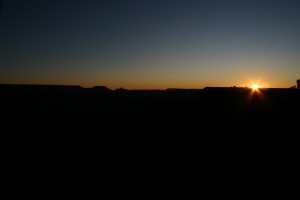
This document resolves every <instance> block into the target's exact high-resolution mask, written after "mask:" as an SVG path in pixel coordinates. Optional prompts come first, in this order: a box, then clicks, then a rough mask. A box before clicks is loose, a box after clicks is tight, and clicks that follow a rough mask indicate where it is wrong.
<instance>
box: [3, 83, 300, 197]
mask: <svg viewBox="0 0 300 200" xmlns="http://www.w3.org/2000/svg"><path fill="white" fill-rule="evenodd" d="M0 94H1V115H2V122H1V154H2V159H1V160H2V164H1V172H2V174H3V176H2V177H5V179H6V180H7V181H8V182H11V183H13V184H17V185H19V186H20V185H21V186H22V185H28V184H33V183H34V182H38V183H45V182H47V183H52V184H61V185H68V186H74V188H76V185H78V184H83V185H86V186H87V187H89V188H90V187H96V188H97V184H100V183H105V181H107V180H110V181H113V180H116V177H127V178H124V180H125V182H124V183H123V184H125V185H126V184H127V183H126V182H127V180H135V179H137V178H140V179H142V180H143V181H144V182H148V181H149V182H150V180H152V179H155V178H154V177H157V178H158V179H157V182H158V183H156V184H162V185H163V184H167V185H168V186H173V189H175V188H177V187H179V188H183V185H184V186H185V187H187V188H190V189H192V188H194V187H199V192H200V193H202V192H204V191H206V193H207V191H211V193H212V194H211V195H212V197H213V196H215V195H217V196H218V197H220V196H227V195H228V194H230V195H232V194H238V193H242V194H243V195H244V196H247V197H248V196H252V197H255V199H272V198H274V197H282V198H283V199H294V197H295V196H296V193H295V191H296V188H295V185H296V181H297V180H298V179H296V177H297V176H298V174H299V173H298V172H297V170H298V168H297V164H298V163H297V162H298V161H297V159H298V154H297V151H296V145H297V141H298V138H299V136H298V135H299V117H298V116H299V113H300V104H299V102H300V90H298V89H281V88H270V89H267V88H266V89H259V90H257V91H253V90H251V89H249V88H238V87H232V88H218V87H207V88H204V89H167V90H126V89H117V90H110V89H108V88H106V87H102V86H99V87H94V88H89V89H87V88H81V87H79V86H55V85H5V84H2V85H0ZM140 183H142V182H140ZM92 185H93V186H92ZM29 187H30V186H29ZM24 190H25V189H24ZM25 191H26V190H25ZM201 191H202V192H201ZM10 192H13V191H11V189H10V190H7V193H10ZM208 193H210V192H208Z"/></svg>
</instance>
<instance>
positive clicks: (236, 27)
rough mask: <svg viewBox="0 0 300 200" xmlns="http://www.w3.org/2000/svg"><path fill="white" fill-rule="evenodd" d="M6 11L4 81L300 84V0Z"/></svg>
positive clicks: (128, 2)
mask: <svg viewBox="0 0 300 200" xmlns="http://www.w3.org/2000/svg"><path fill="white" fill-rule="evenodd" d="M0 1H1V0H0ZM1 3H2V5H1V14H0V83H9V84H10V83H14V84H58V85H80V86H82V87H93V86H95V85H101V86H102V85H103V86H107V87H109V88H111V89H116V88H120V87H123V88H127V89H166V88H204V87H207V86H216V87H218V86H222V87H230V86H238V87H245V86H250V85H251V84H252V83H254V82H255V83H258V84H260V85H261V86H262V87H291V86H293V85H295V82H296V80H297V79H299V78H300V60H299V59H300V1H298V0H103V1H102V0H51V1H50V0H49V1H46V0H45V1H41V0H2V1H1Z"/></svg>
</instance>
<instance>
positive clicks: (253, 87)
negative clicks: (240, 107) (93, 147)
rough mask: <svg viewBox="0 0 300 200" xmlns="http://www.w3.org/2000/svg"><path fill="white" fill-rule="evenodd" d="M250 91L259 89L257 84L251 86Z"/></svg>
mask: <svg viewBox="0 0 300 200" xmlns="http://www.w3.org/2000/svg"><path fill="white" fill-rule="evenodd" d="M251 88H252V90H258V89H259V85H258V84H253V85H252V86H251Z"/></svg>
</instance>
